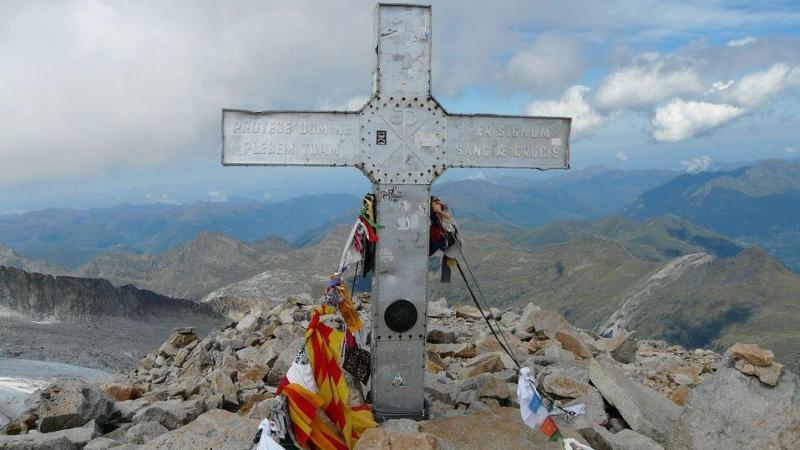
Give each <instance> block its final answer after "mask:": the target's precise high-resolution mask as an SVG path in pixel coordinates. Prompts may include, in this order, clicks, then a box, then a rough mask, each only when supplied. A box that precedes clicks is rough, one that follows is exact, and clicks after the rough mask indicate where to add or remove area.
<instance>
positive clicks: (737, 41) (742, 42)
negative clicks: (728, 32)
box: [725, 36, 756, 47]
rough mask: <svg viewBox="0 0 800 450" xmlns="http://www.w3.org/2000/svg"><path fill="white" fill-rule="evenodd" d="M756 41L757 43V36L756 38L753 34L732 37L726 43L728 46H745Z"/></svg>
mask: <svg viewBox="0 0 800 450" xmlns="http://www.w3.org/2000/svg"><path fill="white" fill-rule="evenodd" d="M755 43H756V38H754V37H753V36H747V37H743V38H741V39H732V40H730V41H728V43H727V44H725V45H727V46H728V47H744V46H747V45H750V44H755Z"/></svg>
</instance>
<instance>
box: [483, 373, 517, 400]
mask: <svg viewBox="0 0 800 450" xmlns="http://www.w3.org/2000/svg"><path fill="white" fill-rule="evenodd" d="M475 382H476V384H477V392H476V394H477V396H478V398H480V399H482V400H485V399H486V398H494V399H497V400H509V399H510V398H511V391H510V390H509V389H508V385H507V384H506V382H505V381H503V380H501V379H500V378H498V377H496V376H494V375H492V374H490V373H484V374H481V375H478V376H477V377H476V378H475Z"/></svg>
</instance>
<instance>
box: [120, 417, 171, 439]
mask: <svg viewBox="0 0 800 450" xmlns="http://www.w3.org/2000/svg"><path fill="white" fill-rule="evenodd" d="M168 431H169V430H168V429H167V428H166V427H165V426H164V425H161V424H160V423H158V422H141V423H137V424H136V425H134V426H132V427H130V428H128V431H127V432H125V439H126V440H127V441H128V442H130V443H133V444H144V443H145V442H149V441H151V440H153V439H154V438H156V437H158V436H161V435H162V434H164V433H166V432H168Z"/></svg>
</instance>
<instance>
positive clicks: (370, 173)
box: [222, 4, 570, 420]
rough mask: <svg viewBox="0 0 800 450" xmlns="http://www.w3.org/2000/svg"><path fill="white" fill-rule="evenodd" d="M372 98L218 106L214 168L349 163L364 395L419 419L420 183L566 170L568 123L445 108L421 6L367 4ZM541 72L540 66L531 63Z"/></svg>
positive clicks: (423, 266) (386, 413)
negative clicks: (366, 355) (358, 232)
mask: <svg viewBox="0 0 800 450" xmlns="http://www.w3.org/2000/svg"><path fill="white" fill-rule="evenodd" d="M374 36H375V45H376V51H375V59H374V74H373V86H372V97H371V98H370V99H369V100H368V101H367V104H366V105H364V106H363V107H362V108H361V109H360V110H359V111H320V112H316V111H263V112H250V111H241V110H235V109H224V110H223V111H222V164H223V165H226V166H237V165H239V166H353V167H357V168H359V169H360V170H361V171H362V172H363V173H364V175H366V176H367V177H368V178H369V179H370V180H371V181H372V184H373V187H374V192H375V197H376V199H377V200H376V202H377V207H376V210H377V211H376V212H377V220H378V222H379V223H381V224H382V225H384V226H385V228H382V229H381V230H380V241H379V242H378V247H377V254H376V261H375V275H374V277H373V305H372V317H371V319H372V320H371V322H372V338H371V339H372V342H371V352H372V377H371V381H370V383H371V390H372V402H373V408H374V411H375V414H376V416H377V417H378V418H379V419H380V420H383V419H388V418H395V417H414V418H419V417H421V416H423V415H424V414H425V412H424V411H425V401H424V373H425V339H426V335H427V333H426V328H427V327H426V320H425V317H426V315H425V313H426V307H427V299H426V296H427V272H428V234H429V223H430V222H429V209H430V189H431V183H432V182H433V181H434V180H435V179H436V178H437V177H438V176H440V175H441V174H442V173H443V172H444V171H445V170H446V169H447V168H450V167H498V168H526V169H540V170H545V169H567V168H569V133H570V119H569V118H557V117H556V118H548V117H521V116H502V115H488V114H487V115H484V114H481V115H462V114H450V113H448V112H447V111H445V110H444V108H442V106H441V105H439V103H438V102H437V101H436V100H435V99H434V98H433V96H432V95H431V8H430V6H420V5H405V4H379V5H378V6H377V7H376V8H375V27H374ZM542 70H547V68H543V69H542Z"/></svg>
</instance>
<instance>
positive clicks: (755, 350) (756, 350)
mask: <svg viewBox="0 0 800 450" xmlns="http://www.w3.org/2000/svg"><path fill="white" fill-rule="evenodd" d="M728 351H729V352H730V353H731V356H732V357H733V359H734V360H736V361H738V360H744V361H747V362H748V363H750V364H752V365H754V366H760V367H766V366H769V365H770V364H772V363H773V361H775V355H773V354H772V351H771V350H766V349H763V348H761V347H759V346H758V345H756V344H733V346H731V348H730V349H728Z"/></svg>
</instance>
